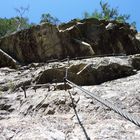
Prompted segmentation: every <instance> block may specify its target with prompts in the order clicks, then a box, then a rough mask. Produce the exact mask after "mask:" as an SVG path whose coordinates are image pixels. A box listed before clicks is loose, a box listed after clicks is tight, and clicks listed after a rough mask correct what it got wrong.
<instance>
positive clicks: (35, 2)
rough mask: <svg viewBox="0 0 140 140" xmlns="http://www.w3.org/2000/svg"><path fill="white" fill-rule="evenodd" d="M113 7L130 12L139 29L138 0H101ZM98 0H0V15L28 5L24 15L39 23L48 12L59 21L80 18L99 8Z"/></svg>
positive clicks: (14, 13)
mask: <svg viewBox="0 0 140 140" xmlns="http://www.w3.org/2000/svg"><path fill="white" fill-rule="evenodd" d="M103 1H106V2H108V3H109V5H110V6H111V7H113V8H115V7H118V10H119V12H120V13H121V14H130V15H131V17H130V20H129V22H133V21H135V22H136V25H137V30H138V31H140V0H103ZM99 2H100V0H0V17H1V18H4V17H7V18H10V17H14V16H16V15H17V12H16V11H15V8H20V7H21V6H22V7H27V6H29V11H28V12H27V13H25V16H26V17H28V18H29V20H30V22H34V23H39V21H40V17H41V15H42V14H43V13H50V14H51V15H52V16H54V17H57V18H58V19H59V20H60V21H61V22H68V21H70V20H71V19H74V18H82V17H83V13H84V12H85V11H87V12H89V13H92V12H93V11H94V10H95V9H97V10H98V9H100V6H99Z"/></svg>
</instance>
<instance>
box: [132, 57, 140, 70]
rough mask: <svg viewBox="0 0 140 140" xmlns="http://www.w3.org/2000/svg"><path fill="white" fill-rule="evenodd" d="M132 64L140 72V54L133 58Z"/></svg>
mask: <svg viewBox="0 0 140 140" xmlns="http://www.w3.org/2000/svg"><path fill="white" fill-rule="evenodd" d="M131 64H132V66H133V67H134V68H135V69H137V70H140V54H137V55H133V56H132V57H131Z"/></svg>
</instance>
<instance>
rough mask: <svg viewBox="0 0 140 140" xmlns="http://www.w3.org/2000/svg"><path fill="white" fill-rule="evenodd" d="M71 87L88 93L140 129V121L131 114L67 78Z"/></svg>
mask: <svg viewBox="0 0 140 140" xmlns="http://www.w3.org/2000/svg"><path fill="white" fill-rule="evenodd" d="M64 80H65V81H66V82H67V83H68V84H69V85H72V86H73V87H76V88H78V89H80V90H81V91H83V92H84V93H86V94H87V95H89V96H90V97H92V98H94V99H95V100H97V101H98V102H100V103H101V104H103V105H105V106H106V107H108V108H110V109H112V110H113V111H114V112H116V113H118V114H119V115H121V116H122V117H124V118H125V119H127V120H129V121H130V122H132V123H134V124H135V125H137V126H138V127H140V119H138V118H136V117H134V116H132V115H131V114H129V113H128V112H126V111H124V110H122V109H120V108H118V107H116V106H114V105H113V104H112V103H110V102H109V101H107V100H104V99H101V98H99V97H98V96H96V95H94V94H93V93H92V92H89V91H87V90H85V89H84V88H82V87H80V86H78V85H76V84H75V83H73V82H71V81H70V80H68V79H67V77H65V79H64Z"/></svg>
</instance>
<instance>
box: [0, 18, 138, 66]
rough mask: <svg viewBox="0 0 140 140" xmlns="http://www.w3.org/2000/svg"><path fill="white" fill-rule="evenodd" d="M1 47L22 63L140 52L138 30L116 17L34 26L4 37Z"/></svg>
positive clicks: (0, 41) (0, 42) (0, 40)
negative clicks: (114, 19) (58, 24)
mask: <svg viewBox="0 0 140 140" xmlns="http://www.w3.org/2000/svg"><path fill="white" fill-rule="evenodd" d="M0 49H2V50H3V51H4V52H5V53H7V54H9V55H10V56H11V57H12V58H14V59H15V60H17V61H18V62H19V63H22V64H27V63H32V62H46V61H47V60H52V59H63V58H66V57H67V56H69V57H70V58H75V57H81V56H93V55H106V54H136V53H140V40H139V39H138V35H137V32H136V31H134V30H133V29H131V26H130V25H128V24H122V23H118V22H116V21H104V20H97V19H85V20H81V21H72V22H69V23H66V24H62V25H60V26H59V27H56V26H54V25H51V24H49V23H43V24H41V25H37V26H33V27H31V28H30V29H26V30H22V31H18V32H16V33H13V34H11V35H9V36H5V37H3V38H1V39H0Z"/></svg>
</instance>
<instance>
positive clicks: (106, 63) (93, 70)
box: [36, 58, 140, 85]
mask: <svg viewBox="0 0 140 140" xmlns="http://www.w3.org/2000/svg"><path fill="white" fill-rule="evenodd" d="M93 60H94V59H93ZM98 60H99V61H98ZM111 60H112V59H109V58H104V59H103V60H102V59H97V60H94V61H95V63H96V65H94V64H93V63H92V59H90V62H85V63H78V64H73V65H71V66H70V67H69V68H68V79H69V80H71V81H73V82H74V83H76V84H78V85H96V84H100V83H103V82H106V81H110V80H113V79H117V78H122V77H126V76H130V75H133V74H135V72H134V71H133V68H132V66H130V65H129V64H122V63H121V62H122V61H121V59H120V58H118V59H117V58H116V59H114V61H111ZM97 61H98V62H97ZM133 61H134V59H133ZM138 62H140V60H139V61H138ZM133 63H134V62H133ZM65 71H66V70H65V68H64V67H60V68H49V69H47V70H45V71H43V72H42V73H41V74H40V75H39V76H38V77H37V78H36V81H37V83H38V84H44V83H53V82H54V81H56V82H58V83H60V82H63V79H64V77H65Z"/></svg>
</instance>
